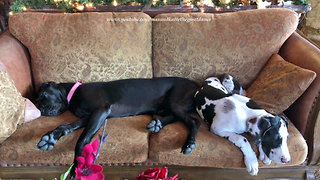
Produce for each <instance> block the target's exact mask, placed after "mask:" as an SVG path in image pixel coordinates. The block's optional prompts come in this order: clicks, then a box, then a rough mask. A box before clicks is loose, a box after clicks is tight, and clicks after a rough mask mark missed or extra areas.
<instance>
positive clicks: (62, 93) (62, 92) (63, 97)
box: [59, 86, 68, 104]
mask: <svg viewBox="0 0 320 180" xmlns="http://www.w3.org/2000/svg"><path fill="white" fill-rule="evenodd" d="M59 94H60V98H61V100H62V102H65V103H66V104H68V100H67V91H66V89H65V88H63V87H61V86H60V87H59Z"/></svg>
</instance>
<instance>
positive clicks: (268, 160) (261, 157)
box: [260, 155, 271, 165]
mask: <svg viewBox="0 0 320 180" xmlns="http://www.w3.org/2000/svg"><path fill="white" fill-rule="evenodd" d="M260 160H261V161H262V162H263V164H266V165H270V164H271V160H270V159H269V158H268V157H267V156H266V155H264V156H261V155H260Z"/></svg>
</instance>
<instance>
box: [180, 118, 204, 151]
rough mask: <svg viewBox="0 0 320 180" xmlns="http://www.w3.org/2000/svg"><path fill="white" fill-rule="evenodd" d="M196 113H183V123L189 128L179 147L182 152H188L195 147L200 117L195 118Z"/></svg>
mask: <svg viewBox="0 0 320 180" xmlns="http://www.w3.org/2000/svg"><path fill="white" fill-rule="evenodd" d="M197 116H198V114H196V113H191V114H190V113H188V114H186V115H185V118H184V123H185V125H186V126H187V127H188V129H189V133H188V137H187V140H186V141H185V143H184V144H183V146H182V148H181V152H182V153H183V154H189V153H191V152H192V150H193V149H194V148H195V147H196V135H197V133H198V130H199V127H200V119H199V118H197Z"/></svg>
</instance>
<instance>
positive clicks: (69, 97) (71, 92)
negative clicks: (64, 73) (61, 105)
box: [67, 81, 82, 104]
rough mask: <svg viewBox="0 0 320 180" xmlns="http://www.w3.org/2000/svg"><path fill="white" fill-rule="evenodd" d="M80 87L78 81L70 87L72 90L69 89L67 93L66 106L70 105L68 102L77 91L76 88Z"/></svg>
mask: <svg viewBox="0 0 320 180" xmlns="http://www.w3.org/2000/svg"><path fill="white" fill-rule="evenodd" d="M81 85H82V83H81V82H79V81H77V82H76V83H75V84H74V85H73V86H72V88H71V90H70V91H69V93H68V96H67V100H68V104H69V103H70V100H71V98H72V96H73V94H74V92H75V91H76V90H77V88H78V87H79V86H81Z"/></svg>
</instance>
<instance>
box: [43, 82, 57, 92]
mask: <svg viewBox="0 0 320 180" xmlns="http://www.w3.org/2000/svg"><path fill="white" fill-rule="evenodd" d="M54 84H56V83H55V82H53V81H49V82H44V83H42V84H40V86H39V92H40V91H41V90H43V89H45V88H47V87H49V86H52V85H54Z"/></svg>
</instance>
